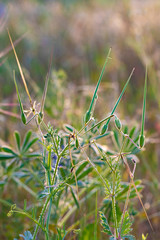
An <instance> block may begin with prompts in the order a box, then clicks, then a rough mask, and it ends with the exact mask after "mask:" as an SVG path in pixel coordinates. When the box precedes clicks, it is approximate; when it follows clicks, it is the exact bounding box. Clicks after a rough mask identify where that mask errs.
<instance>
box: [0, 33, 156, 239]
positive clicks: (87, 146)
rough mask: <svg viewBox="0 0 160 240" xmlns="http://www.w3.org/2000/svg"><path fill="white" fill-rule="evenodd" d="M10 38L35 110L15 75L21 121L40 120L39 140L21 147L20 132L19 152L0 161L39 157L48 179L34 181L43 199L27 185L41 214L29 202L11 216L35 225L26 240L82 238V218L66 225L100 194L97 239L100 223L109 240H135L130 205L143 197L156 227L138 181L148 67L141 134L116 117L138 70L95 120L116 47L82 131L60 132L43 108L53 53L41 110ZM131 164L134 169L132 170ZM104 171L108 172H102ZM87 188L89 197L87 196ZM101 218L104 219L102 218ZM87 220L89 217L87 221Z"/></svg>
mask: <svg viewBox="0 0 160 240" xmlns="http://www.w3.org/2000/svg"><path fill="white" fill-rule="evenodd" d="M8 35H9V39H10V42H11V46H12V49H13V51H14V55H15V58H16V61H17V64H18V68H19V72H20V75H21V78H22V82H23V85H24V87H25V91H26V93H27V95H28V100H29V102H30V109H29V110H24V107H23V103H22V101H21V96H20V93H19V89H18V83H17V80H16V74H15V72H14V74H13V76H14V77H13V78H14V83H15V88H16V92H17V97H18V102H19V106H20V112H21V120H22V123H23V124H24V125H28V124H29V123H30V122H31V121H35V124H36V126H37V129H38V131H39V137H38V138H37V137H36V138H33V139H32V140H31V136H32V132H31V131H29V132H28V133H27V134H26V137H25V139H24V141H23V144H22V143H21V140H20V135H19V133H18V132H15V139H16V143H17V148H18V151H17V152H16V151H14V150H11V149H10V148H5V147H3V148H2V149H1V150H2V151H1V153H0V160H3V161H6V160H7V161H12V164H13V165H15V164H16V163H17V162H18V163H19V162H22V160H23V159H30V158H32V159H37V158H38V159H39V163H40V164H41V175H42V179H43V180H41V179H40V178H39V176H35V179H36V180H37V182H39V184H40V187H41V193H40V194H39V196H38V197H37V194H35V192H34V191H32V190H31V189H29V188H28V189H27V187H25V186H24V185H23V187H25V188H26V189H27V191H30V194H32V195H33V196H34V197H35V198H36V199H37V201H40V202H42V207H39V208H38V211H37V208H36V207H33V209H32V211H30V210H28V207H27V201H26V200H25V199H24V207H23V209H22V208H20V207H18V206H16V204H14V205H12V206H11V209H10V211H9V213H8V216H9V217H10V216H12V215H13V214H15V213H16V214H22V215H24V216H26V217H27V218H29V219H30V220H31V221H33V222H34V224H35V227H34V229H32V230H30V231H29V230H26V231H25V233H24V235H22V234H20V236H21V237H23V238H24V239H26V240H31V239H32V240H35V239H39V236H40V235H43V236H45V239H47V240H49V239H57V240H58V239H59V240H60V239H61V240H62V239H67V236H69V234H70V233H71V232H72V236H73V238H74V237H75V236H79V234H80V229H79V228H78V227H79V226H80V220H77V221H76V222H75V223H73V224H72V225H70V226H68V225H67V224H66V223H67V221H68V219H69V218H70V216H72V214H73V213H74V212H75V211H76V210H77V209H78V210H80V208H81V205H82V204H83V203H84V201H86V200H87V199H89V198H90V197H93V196H95V195H96V197H95V203H96V204H95V206H96V207H95V212H93V213H91V214H92V215H93V216H94V214H95V217H94V240H97V239H98V238H97V226H98V223H99V221H100V224H101V226H102V231H103V232H104V233H106V234H107V236H106V239H108V236H109V239H110V240H121V239H129V240H133V239H135V237H134V236H133V235H132V234H131V231H132V224H133V221H132V220H131V218H130V214H129V201H130V199H133V198H135V197H138V199H139V201H140V203H141V205H142V208H143V210H144V213H145V215H146V218H147V220H148V223H149V225H150V227H151V228H152V224H151V222H150V220H149V217H148V215H147V212H146V210H145V208H144V205H143V202H142V199H141V195H140V191H141V190H142V185H141V184H140V183H141V182H140V180H135V179H134V174H135V170H136V164H137V160H136V159H137V158H136V153H138V152H140V151H142V150H144V145H145V136H144V123H145V108H146V94H147V68H146V73H145V84H144V97H143V107H142V122H141V130H139V129H137V128H136V127H135V126H133V128H132V129H131V130H129V129H128V126H123V125H122V122H121V120H120V119H119V118H118V117H117V115H116V109H117V107H118V105H119V103H120V101H121V100H122V97H123V95H124V92H125V91H126V88H127V86H128V84H129V82H130V80H131V77H132V75H133V74H134V69H133V70H132V71H131V73H130V75H129V77H128V79H127V81H126V83H125V84H124V87H123V89H122V91H121V94H120V96H119V97H118V99H117V101H116V103H115V105H114V107H113V110H112V111H111V113H110V114H109V115H107V116H106V117H105V118H104V119H101V120H99V121H97V119H96V118H95V114H94V108H95V105H96V102H97V100H98V89H99V85H100V83H101V80H102V77H103V74H104V71H105V68H106V65H107V64H108V62H109V61H111V57H110V55H111V49H109V51H108V54H107V57H106V61H105V63H104V66H103V68H102V71H101V73H100V77H99V79H98V82H97V85H96V88H95V91H94V93H93V97H92V100H91V103H90V106H89V108H88V110H87V111H86V113H85V114H84V117H83V123H82V127H81V129H80V130H78V129H76V128H75V127H73V126H71V125H69V124H64V129H59V128H57V129H56V128H55V127H53V126H52V125H51V124H50V123H45V121H44V105H45V98H46V94H47V86H48V81H49V78H50V71H51V64H52V54H51V59H50V64H49V70H48V73H47V76H46V80H45V87H44V92H43V96H42V101H41V106H40V110H39V109H38V108H37V105H36V102H35V101H33V99H32V97H31V95H30V92H29V89H28V86H27V83H26V80H25V76H24V74H23V71H22V68H21V65H20V62H19V59H18V56H17V53H16V50H15V47H14V44H13V42H12V38H11V36H10V33H9V31H8ZM111 122H112V123H114V125H113V124H111V125H110V123H111ZM106 137H107V138H112V139H113V144H114V145H116V147H117V149H118V150H115V148H114V150H106V149H105V148H104V147H103V145H101V144H100V143H99V140H101V139H103V138H106ZM36 142H38V143H39V145H40V148H41V151H39V152H38V153H29V152H28V151H29V149H30V148H31V146H32V145H33V144H35V143H36ZM131 165H132V166H133V168H132V169H131ZM124 167H125V171H127V173H128V176H129V179H130V180H129V182H128V183H124V182H122V169H123V168H124ZM101 169H103V171H102V170H101ZM91 172H92V174H93V175H92V178H88V180H87V181H86V177H87V176H89V174H90V173H91ZM93 180H94V181H93ZM17 181H19V182H20V180H19V179H17ZM101 188H103V189H104V191H103V192H104V193H105V198H104V205H103V207H101V206H100V205H99V204H98V203H97V198H98V191H99V189H101ZM86 189H88V190H87V192H88V193H86ZM66 193H67V194H68V196H69V198H72V199H73V201H70V202H69V203H68V204H71V206H72V208H69V207H68V206H66V205H65V206H62V205H61V206H62V209H61V214H62V215H61V216H59V217H58V219H57V220H56V223H55V230H54V231H52V230H51V227H50V226H51V222H52V221H53V219H51V217H52V215H53V211H54V209H55V206H56V208H58V207H59V206H60V199H61V200H62V201H63V197H64V196H65V194H66ZM84 194H86V197H84ZM67 199H68V198H67ZM68 201H69V200H68ZM109 206H110V207H109ZM105 208H106V209H110V213H109V214H108V213H107V211H108V210H106V211H104V210H105ZM106 213H107V214H106ZM98 215H99V217H98V218H97V216H98ZM88 216H89V215H88ZM88 216H87V215H86V219H87V218H88ZM108 216H110V217H108ZM152 229H153V228H152ZM143 236H144V235H143ZM53 237H54V238H53ZM73 238H72V237H71V238H68V239H73Z"/></svg>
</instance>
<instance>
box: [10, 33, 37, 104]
mask: <svg viewBox="0 0 160 240" xmlns="http://www.w3.org/2000/svg"><path fill="white" fill-rule="evenodd" d="M7 31H8V36H9V39H10V42H11V45H12V48H13V52H14V55H15V58H16V61H17V64H18V68H19V71H20V74H21V78H22V81H23V84H24V87H25V90H26V93H27V95H28V97H29V101H30V104H31V106H32V107H33V103H32V99H31V96H30V93H29V90H28V87H27V83H26V80H25V78H24V75H23V71H22V68H21V65H20V62H19V60H18V56H17V53H16V50H15V47H14V44H13V41H12V38H11V35H10V33H9V30H7Z"/></svg>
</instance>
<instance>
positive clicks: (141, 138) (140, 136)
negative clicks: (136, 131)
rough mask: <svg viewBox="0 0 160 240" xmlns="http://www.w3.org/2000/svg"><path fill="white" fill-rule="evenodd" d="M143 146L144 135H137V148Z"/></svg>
mask: <svg viewBox="0 0 160 240" xmlns="http://www.w3.org/2000/svg"><path fill="white" fill-rule="evenodd" d="M144 144H145V136H144V135H139V146H140V148H142V147H143V146H144Z"/></svg>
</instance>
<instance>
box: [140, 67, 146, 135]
mask: <svg viewBox="0 0 160 240" xmlns="http://www.w3.org/2000/svg"><path fill="white" fill-rule="evenodd" d="M146 94H147V67H146V73H145V85H144V95H143V110H142V126H141V135H142V136H143V135H144V122H145V110H146Z"/></svg>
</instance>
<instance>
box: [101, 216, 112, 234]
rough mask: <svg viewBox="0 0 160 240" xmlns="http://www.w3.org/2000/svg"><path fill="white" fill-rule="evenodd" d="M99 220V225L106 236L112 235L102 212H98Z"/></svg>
mask: <svg viewBox="0 0 160 240" xmlns="http://www.w3.org/2000/svg"><path fill="white" fill-rule="evenodd" d="M99 216H100V220H101V225H102V227H103V231H104V232H105V233H107V234H108V235H112V232H111V229H110V227H109V224H108V222H107V219H106V217H105V216H104V214H103V213H102V212H99Z"/></svg>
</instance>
